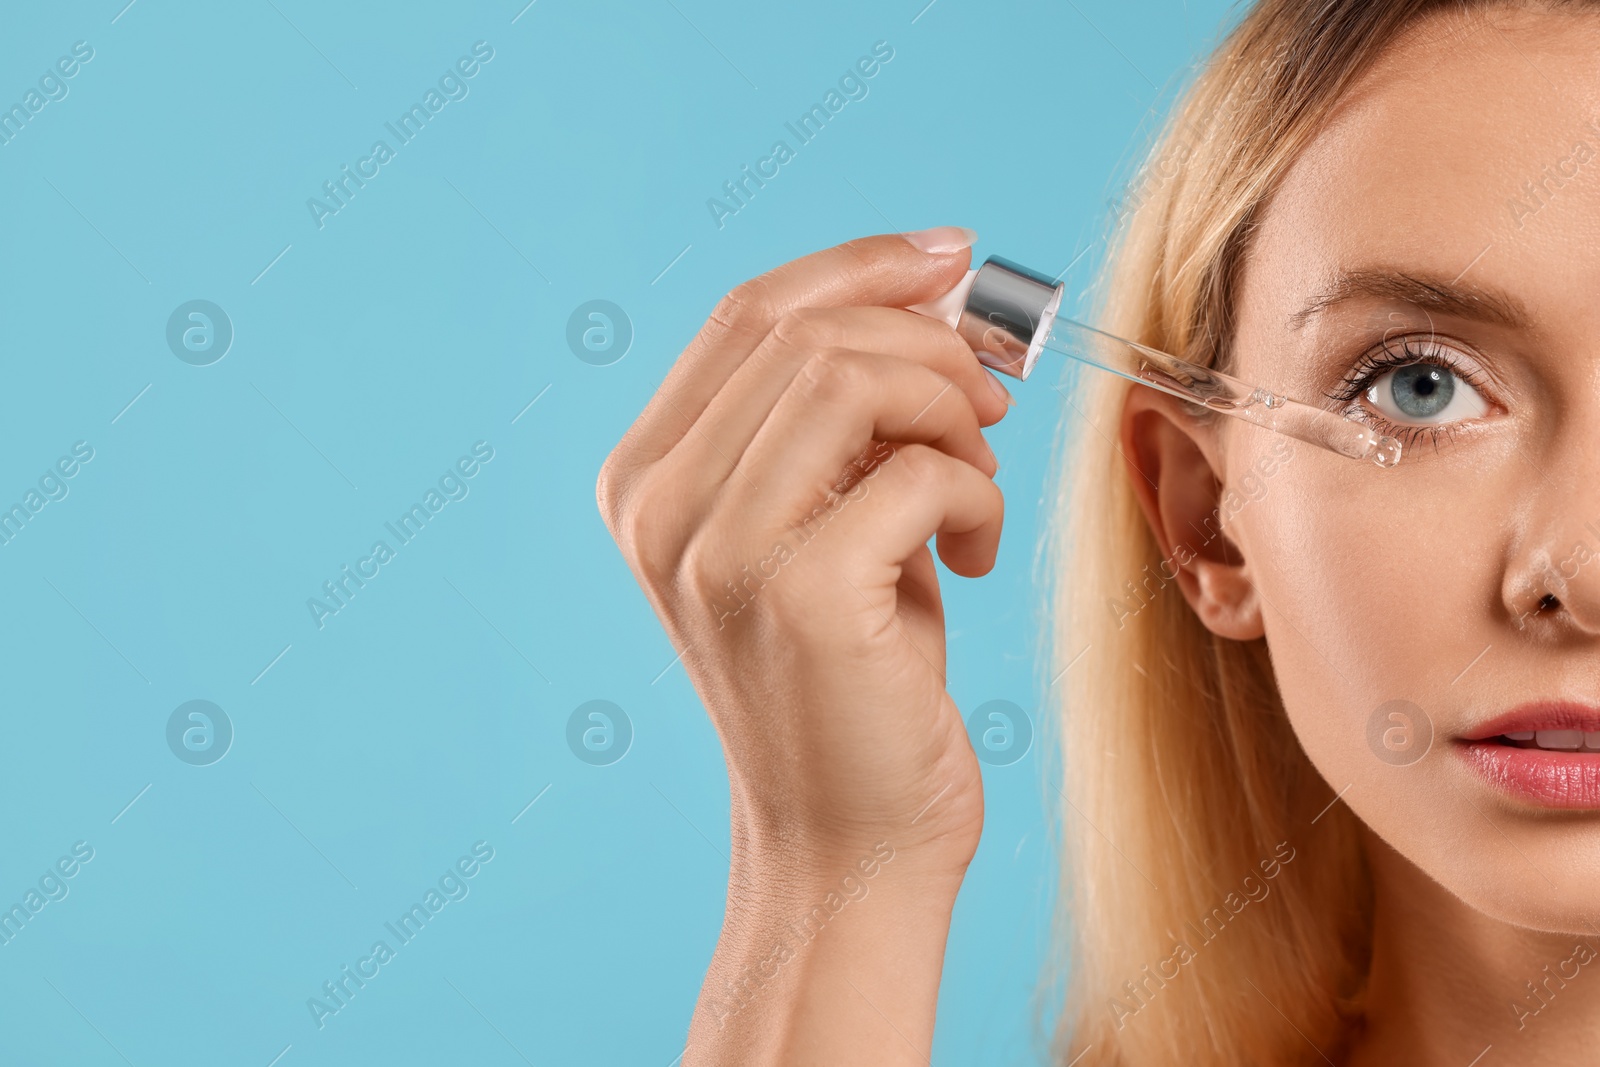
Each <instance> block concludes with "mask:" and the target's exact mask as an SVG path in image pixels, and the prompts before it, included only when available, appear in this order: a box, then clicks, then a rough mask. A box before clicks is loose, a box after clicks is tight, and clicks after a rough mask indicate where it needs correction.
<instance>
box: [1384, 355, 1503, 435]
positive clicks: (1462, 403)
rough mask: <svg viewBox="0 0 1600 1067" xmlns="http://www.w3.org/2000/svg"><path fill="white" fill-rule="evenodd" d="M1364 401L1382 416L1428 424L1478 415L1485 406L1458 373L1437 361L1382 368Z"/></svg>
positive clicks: (1483, 410)
mask: <svg viewBox="0 0 1600 1067" xmlns="http://www.w3.org/2000/svg"><path fill="white" fill-rule="evenodd" d="M1366 396H1367V401H1368V402H1369V403H1370V404H1372V405H1373V406H1374V407H1376V408H1377V409H1378V410H1379V411H1380V412H1382V413H1383V415H1384V416H1385V417H1386V418H1389V419H1392V420H1394V421H1395V422H1400V423H1412V424H1422V425H1431V424H1436V423H1444V422H1459V421H1461V420H1463V419H1476V418H1481V417H1482V416H1483V415H1484V414H1485V413H1486V412H1487V411H1488V410H1489V405H1488V403H1487V402H1486V401H1485V400H1484V399H1483V397H1482V396H1480V395H1479V394H1478V391H1477V390H1476V389H1474V388H1473V387H1472V386H1471V385H1469V384H1468V383H1467V382H1466V381H1465V380H1463V379H1462V378H1461V376H1460V375H1458V374H1456V373H1455V372H1454V371H1453V370H1451V369H1450V368H1449V367H1445V366H1441V365H1439V364H1437V363H1409V364H1406V365H1405V366H1401V367H1395V368H1393V369H1391V370H1387V371H1384V372H1383V373H1382V374H1380V375H1379V376H1378V377H1377V378H1376V379H1374V380H1373V382H1372V384H1371V385H1370V386H1368V388H1367V393H1366Z"/></svg>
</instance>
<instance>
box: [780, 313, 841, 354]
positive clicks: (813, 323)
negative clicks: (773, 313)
mask: <svg viewBox="0 0 1600 1067" xmlns="http://www.w3.org/2000/svg"><path fill="white" fill-rule="evenodd" d="M772 337H773V339H774V340H776V341H779V342H781V343H783V344H785V345H788V346H789V347H791V348H797V349H801V350H809V349H816V348H828V347H830V346H832V345H835V344H837V343H838V341H839V340H840V338H839V328H838V324H837V319H836V318H835V316H833V315H832V314H830V313H828V312H826V311H822V310H820V309H818V308H808V307H800V308H792V309H790V310H789V311H786V312H784V313H783V314H782V315H781V316H779V318H778V321H777V323H775V324H774V325H773V327H772Z"/></svg>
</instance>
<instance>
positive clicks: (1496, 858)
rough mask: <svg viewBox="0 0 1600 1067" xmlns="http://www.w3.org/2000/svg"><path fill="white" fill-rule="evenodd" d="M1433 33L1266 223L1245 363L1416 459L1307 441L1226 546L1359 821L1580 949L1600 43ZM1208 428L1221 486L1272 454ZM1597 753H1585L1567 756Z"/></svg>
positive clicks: (1303, 716)
mask: <svg viewBox="0 0 1600 1067" xmlns="http://www.w3.org/2000/svg"><path fill="white" fill-rule="evenodd" d="M1419 30H1420V32H1418V33H1417V34H1415V35H1413V36H1411V37H1409V38H1408V39H1407V40H1405V41H1403V42H1401V43H1400V44H1398V45H1396V46H1395V47H1393V48H1391V49H1390V50H1389V51H1388V52H1387V53H1386V54H1385V56H1384V57H1383V59H1382V60H1381V61H1380V63H1379V64H1378V66H1377V67H1376V68H1374V70H1373V71H1372V72H1371V73H1369V74H1368V75H1367V76H1366V77H1365V78H1364V79H1363V80H1362V81H1361V83H1360V84H1359V85H1358V86H1357V87H1356V89H1355V90H1354V91H1353V92H1352V93H1351V94H1350V95H1349V96H1348V98H1347V99H1346V101H1345V102H1344V103H1342V104H1341V106H1340V109H1339V111H1338V113H1337V115H1336V116H1335V119H1334V121H1333V122H1332V123H1331V124H1330V126H1329V127H1328V128H1327V129H1326V130H1325V132H1323V133H1322V134H1321V135H1320V136H1319V138H1318V139H1317V140H1316V141H1315V142H1314V144H1313V145H1312V146H1311V147H1310V148H1309V150H1308V151H1306V152H1305V153H1304V154H1303V155H1302V157H1301V158H1300V159H1299V160H1298V161H1297V162H1296V163H1295V165H1294V167H1293V168H1292V170H1291V172H1290V174H1289V175H1288V177H1287V181H1286V183H1285V184H1284V185H1283V187H1282V188H1281V191H1279V192H1278V193H1277V194H1276V196H1275V197H1274V199H1273V201H1272V203H1271V205H1270V208H1269V210H1268V211H1267V212H1266V213H1265V215H1264V217H1263V221H1262V225H1261V226H1260V228H1259V230H1258V232H1257V233H1256V235H1255V240H1254V245H1253V250H1252V254H1251V256H1250V258H1249V262H1248V265H1247V267H1246V269H1245V272H1244V274H1243V275H1242V277H1241V280H1240V289H1239V301H1238V305H1237V311H1238V320H1237V346H1236V349H1235V357H1234V363H1233V367H1234V369H1235V372H1236V373H1237V374H1238V375H1239V376H1240V377H1242V378H1244V379H1245V380H1246V381H1252V382H1258V383H1261V384H1265V385H1268V386H1270V387H1272V388H1273V389H1274V390H1275V391H1278V392H1281V393H1285V394H1287V395H1289V396H1292V397H1296V398H1299V399H1305V400H1310V401H1313V402H1315V401H1318V400H1323V399H1325V398H1327V397H1339V398H1340V400H1339V403H1340V404H1341V406H1345V407H1348V408H1349V409H1350V410H1354V411H1359V412H1361V413H1362V414H1363V417H1365V418H1368V419H1372V420H1376V421H1377V424H1378V425H1380V426H1382V427H1383V429H1384V432H1387V433H1390V434H1394V435H1396V436H1398V437H1400V438H1401V439H1402V440H1403V441H1404V442H1405V453H1406V454H1405V458H1404V460H1403V461H1402V463H1401V464H1400V465H1399V466H1398V467H1396V468H1394V469H1392V470H1383V469H1380V468H1378V467H1376V466H1373V465H1369V464H1364V463H1360V462H1357V461H1353V460H1349V459H1345V458H1343V457H1339V456H1335V455H1333V454H1331V453H1326V452H1321V451H1320V450H1317V449H1314V448H1310V447H1305V446H1299V445H1296V446H1295V447H1294V449H1293V453H1292V458H1291V459H1290V461H1289V462H1287V463H1282V464H1273V465H1272V466H1271V473H1270V475H1267V476H1265V477H1264V478H1263V477H1261V476H1260V475H1259V474H1257V476H1256V477H1255V479H1254V480H1253V481H1250V482H1248V483H1246V488H1247V489H1253V490H1255V491H1254V493H1253V495H1254V496H1255V497H1256V498H1257V499H1253V500H1250V501H1249V503H1247V504H1245V505H1244V506H1243V507H1242V508H1239V509H1238V510H1237V513H1236V514H1235V515H1233V517H1232V518H1231V520H1230V521H1229V524H1228V529H1229V534H1230V536H1231V538H1232V539H1233V541H1234V542H1235V543H1236V544H1237V545H1238V546H1239V548H1240V549H1241V551H1242V555H1243V558H1244V560H1245V566H1246V573H1247V575H1248V579H1249V581H1250V582H1251V583H1252V584H1253V585H1254V587H1255V590H1256V592H1257V593H1258V594H1259V602H1260V607H1261V612H1262V625H1263V627H1264V629H1265V633H1266V636H1267V640H1268V645H1269V647H1270V649H1271V652H1272V660H1273V664H1274V667H1275V670H1276V673H1277V679H1278V683H1279V687H1280V690H1281V692H1282V694H1283V698H1284V702H1285V705H1286V707H1287V709H1288V713H1289V716H1290V719H1291V721H1292V723H1293V726H1294V729H1295V731H1296V733H1297V735H1298V736H1299V738H1300V741H1301V743H1302V744H1303V745H1304V747H1305V749H1306V751H1307V753H1308V754H1309V755H1310V758H1311V759H1312V761H1313V762H1314V763H1315V764H1316V766H1317V768H1318V770H1319V771H1320V772H1321V773H1322V774H1323V775H1324V777H1325V778H1326V779H1327V781H1328V782H1329V783H1330V784H1331V785H1332V786H1333V788H1334V789H1335V790H1339V789H1344V790H1345V791H1344V792H1343V794H1342V796H1343V801H1344V802H1345V803H1347V804H1348V805H1349V806H1350V807H1351V808H1352V809H1354V811H1355V812H1356V813H1357V814H1358V815H1359V816H1360V817H1361V818H1362V819H1363V820H1364V821H1365V822H1366V823H1367V824H1368V825H1369V826H1370V827H1371V828H1372V829H1373V830H1374V831H1375V832H1376V833H1377V834H1378V835H1380V836H1381V837H1382V838H1384V839H1385V840H1386V841H1387V842H1388V843H1389V844H1390V845H1392V846H1393V847H1394V848H1395V849H1396V850H1397V851H1398V852H1400V853H1401V854H1402V855H1404V856H1405V857H1407V858H1408V859H1409V860H1410V861H1411V862H1412V863H1414V864H1415V865H1416V866H1418V867H1420V868H1421V869H1422V870H1423V871H1425V872H1427V873H1428V874H1430V875H1431V876H1433V878H1435V879H1436V880H1438V881H1439V882H1440V883H1442V884H1443V885H1444V886H1445V887H1446V888H1448V889H1449V890H1451V891H1452V892H1453V893H1455V894H1456V895H1458V896H1459V897H1461V898H1462V899H1463V900H1465V901H1466V902H1467V903H1469V904H1471V905H1473V906H1474V907H1476V908H1478V909H1479V910H1481V911H1484V912H1487V913H1488V914H1490V915H1493V916H1496V917H1499V918H1502V919H1505V920H1508V921H1512V922H1516V923H1519V924H1522V925H1527V926H1532V927H1537V928H1541V929H1547V930H1561V931H1576V930H1585V931H1588V930H1591V929H1592V928H1591V927H1590V926H1589V925H1588V922H1587V917H1588V916H1590V915H1592V914H1593V913H1594V911H1595V910H1596V906H1597V904H1600V879H1597V878H1596V875H1597V874H1600V18H1595V17H1592V16H1589V15H1572V14H1564V15H1563V14H1540V13H1533V12H1519V11H1515V10H1512V9H1509V8H1507V9H1496V10H1494V11H1493V12H1492V13H1491V14H1490V15H1488V16H1487V17H1475V18H1470V19H1460V18H1453V19H1451V20H1450V21H1448V22H1446V21H1443V20H1436V21H1433V22H1429V23H1425V24H1423V25H1422V26H1421V27H1419ZM1399 364H1411V366H1409V367H1405V366H1400V367H1399V369H1396V366H1397V365H1399ZM1386 365H1387V366H1386ZM1224 421H1226V422H1232V420H1224ZM1220 433H1222V434H1223V437H1222V438H1221V440H1222V444H1223V455H1224V457H1225V458H1224V460H1223V468H1224V472H1225V478H1224V481H1225V482H1226V483H1227V484H1228V485H1230V486H1237V485H1240V484H1241V482H1242V481H1244V480H1245V479H1246V478H1247V476H1248V474H1249V472H1250V469H1251V467H1252V466H1253V465H1254V464H1256V463H1257V462H1258V461H1259V460H1261V459H1262V458H1263V457H1265V456H1266V455H1267V453H1268V452H1270V451H1271V450H1272V448H1273V446H1274V444H1275V443H1277V442H1276V441H1275V439H1274V437H1273V435H1270V434H1266V433H1262V432H1261V431H1259V430H1256V429H1253V428H1250V427H1245V426H1238V425H1230V426H1226V427H1222V428H1220ZM1552 597H1553V598H1554V599H1550V598H1552ZM1542 598H1544V599H1542ZM1390 702H1402V703H1393V704H1391V703H1390ZM1419 709H1420V710H1419ZM1508 716H1509V717H1508ZM1430 729H1431V743H1430V742H1429V741H1428V737H1427V735H1428V733H1429V731H1430ZM1529 731H1533V732H1534V733H1533V736H1532V739H1531V740H1530V739H1527V738H1526V737H1525V736H1524V735H1527V734H1528V733H1529ZM1584 732H1587V733H1588V734H1589V736H1590V737H1591V738H1592V739H1593V740H1594V742H1595V744H1594V746H1593V747H1594V748H1595V750H1596V751H1594V752H1592V753H1585V752H1583V751H1581V750H1579V751H1572V750H1571V746H1572V745H1573V744H1574V743H1575V741H1576V743H1578V744H1581V743H1582V741H1583V737H1582V735H1583V733H1584ZM1505 735H1517V736H1516V738H1515V739H1512V738H1508V737H1506V736H1505ZM1528 746H1537V750H1536V748H1535V747H1528Z"/></svg>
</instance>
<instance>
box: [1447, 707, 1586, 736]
mask: <svg viewBox="0 0 1600 1067" xmlns="http://www.w3.org/2000/svg"><path fill="white" fill-rule="evenodd" d="M1528 730H1532V731H1534V732H1536V733H1537V732H1538V731H1540V730H1582V731H1583V732H1584V733H1595V732H1600V707H1596V706H1595V705H1593V704H1578V703H1575V702H1572V701H1566V700H1540V701H1533V702H1531V703H1527V704H1520V705H1518V706H1517V707H1514V708H1512V709H1511V710H1510V711H1508V712H1505V713H1503V714H1501V715H1497V716H1495V717H1494V718H1492V719H1489V720H1488V721H1487V722H1484V723H1481V724H1480V725H1478V726H1475V727H1473V728H1472V729H1471V730H1470V731H1468V732H1467V733H1465V734H1463V735H1462V738H1463V740H1466V741H1485V740H1488V739H1489V738H1491V737H1499V736H1500V735H1501V734H1509V733H1517V732H1526V731H1528Z"/></svg>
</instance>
